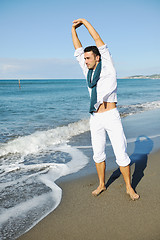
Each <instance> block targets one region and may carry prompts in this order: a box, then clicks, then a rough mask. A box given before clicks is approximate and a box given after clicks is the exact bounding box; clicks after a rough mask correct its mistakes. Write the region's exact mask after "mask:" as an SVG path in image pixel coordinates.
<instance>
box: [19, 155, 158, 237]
mask: <svg viewBox="0 0 160 240" xmlns="http://www.w3.org/2000/svg"><path fill="white" fill-rule="evenodd" d="M138 158H139V161H137V162H136V161H133V162H132V165H131V177H132V185H133V187H134V188H135V189H136V191H137V193H139V194H140V199H139V200H137V201H132V200H131V199H130V198H129V196H128V195H127V194H126V193H125V184H124V181H123V178H122V175H120V173H119V170H118V169H115V171H107V172H106V185H107V191H105V192H103V193H102V194H101V195H100V196H98V197H93V196H92V195H91V192H92V191H93V190H94V189H95V188H96V187H97V183H98V179H97V175H96V174H92V175H89V176H86V177H81V178H79V179H76V180H73V179H72V180H70V181H66V182H64V181H63V182H60V181H59V182H58V185H59V186H60V187H61V188H62V190H63V197H62V202H61V203H60V205H59V206H58V207H57V209H56V210H55V211H53V212H52V213H50V214H49V215H48V216H47V217H46V218H44V219H43V220H42V221H41V222H39V223H38V224H37V225H36V226H35V227H33V228H32V229H31V230H30V231H29V232H27V233H26V234H24V235H23V236H21V237H20V238H18V239H19V240H32V239H33V240H41V239H42V240H75V239H76V240H81V239H82V240H91V239H92V240H97V239H99V240H103V239H104V240H117V239H119V240H121V239H123V240H132V239H134V240H135V239H140V240H152V239H153V240H159V239H160V185H159V183H160V174H159V173H160V151H158V152H156V153H152V154H149V155H148V154H138ZM132 159H136V155H134V156H132Z"/></svg>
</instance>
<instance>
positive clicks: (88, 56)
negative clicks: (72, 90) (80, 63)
mask: <svg viewBox="0 0 160 240" xmlns="http://www.w3.org/2000/svg"><path fill="white" fill-rule="evenodd" d="M84 59H85V63H86V65H87V67H88V69H94V70H95V69H96V67H97V64H98V62H99V56H95V54H94V53H93V52H92V51H90V52H85V53H84Z"/></svg>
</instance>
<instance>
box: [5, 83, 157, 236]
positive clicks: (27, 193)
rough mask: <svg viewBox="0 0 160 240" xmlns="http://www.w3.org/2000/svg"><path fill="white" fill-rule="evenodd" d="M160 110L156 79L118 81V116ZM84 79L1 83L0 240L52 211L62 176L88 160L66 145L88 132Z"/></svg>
mask: <svg viewBox="0 0 160 240" xmlns="http://www.w3.org/2000/svg"><path fill="white" fill-rule="evenodd" d="M156 108H160V80H159V79H157V80H153V79H119V80H118V109H119V111H120V113H121V116H127V115H131V114H136V113H139V112H144V111H148V110H151V109H156ZM88 109H89V94H88V89H87V87H86V82H85V80H68V79H63V80H23V81H21V89H20V88H19V84H18V81H17V80H12V81H10V80H4V81H3V80H0V191H1V192H0V199H1V201H0V202H1V205H0V239H12V240H13V239H16V238H17V237H18V236H20V235H21V234H22V233H24V232H25V231H27V230H28V229H30V228H31V227H32V226H33V225H35V224H36V223H37V222H38V221H40V219H42V218H43V217H44V216H46V215H47V214H48V213H49V212H51V211H52V210H54V209H55V208H56V207H57V205H58V204H59V203H60V201H61V196H62V191H61V189H60V188H59V187H58V186H57V185H56V184H55V181H56V180H57V179H59V178H60V177H61V176H65V175H68V174H71V173H74V172H77V171H79V170H80V169H82V168H83V167H84V166H85V165H86V164H87V163H88V161H89V160H88V158H87V157H86V156H85V155H84V154H83V153H82V152H81V151H80V150H78V149H77V148H73V147H71V146H70V145H69V140H70V139H71V138H72V137H74V136H78V135H79V134H81V133H85V132H86V131H88V130H89V113H88Z"/></svg>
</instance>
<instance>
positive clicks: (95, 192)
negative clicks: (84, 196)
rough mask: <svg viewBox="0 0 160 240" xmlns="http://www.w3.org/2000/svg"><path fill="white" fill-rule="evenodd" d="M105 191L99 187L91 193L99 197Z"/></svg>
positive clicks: (104, 188)
mask: <svg viewBox="0 0 160 240" xmlns="http://www.w3.org/2000/svg"><path fill="white" fill-rule="evenodd" d="M105 190H106V187H100V186H99V187H98V188H97V189H96V190H94V191H93V192H92V195H93V196H96V197H97V196H98V195H100V194H101V193H102V192H103V191H105Z"/></svg>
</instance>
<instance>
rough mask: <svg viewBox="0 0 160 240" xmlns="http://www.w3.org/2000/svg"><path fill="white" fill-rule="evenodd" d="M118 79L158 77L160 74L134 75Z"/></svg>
mask: <svg viewBox="0 0 160 240" xmlns="http://www.w3.org/2000/svg"><path fill="white" fill-rule="evenodd" d="M120 79H160V74H152V75H134V76H129V77H124V78H120Z"/></svg>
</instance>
